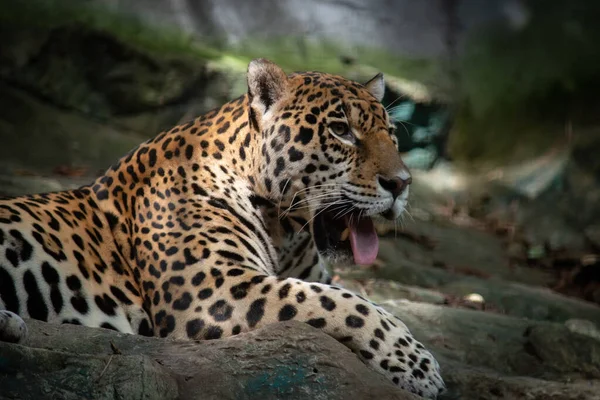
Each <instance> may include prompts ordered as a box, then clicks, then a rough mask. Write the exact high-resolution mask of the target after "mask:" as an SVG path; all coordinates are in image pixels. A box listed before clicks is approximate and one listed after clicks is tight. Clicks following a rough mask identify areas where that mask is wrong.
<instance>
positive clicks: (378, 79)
mask: <svg viewBox="0 0 600 400" xmlns="http://www.w3.org/2000/svg"><path fill="white" fill-rule="evenodd" d="M365 87H366V88H367V90H368V91H369V92H371V94H372V95H373V97H375V98H376V99H377V101H378V102H380V103H381V100H383V95H384V93H385V81H384V80H383V74H382V73H381V72H380V73H378V74H377V75H375V76H374V77H373V78H372V79H371V80H370V81H369V82H367V83H365Z"/></svg>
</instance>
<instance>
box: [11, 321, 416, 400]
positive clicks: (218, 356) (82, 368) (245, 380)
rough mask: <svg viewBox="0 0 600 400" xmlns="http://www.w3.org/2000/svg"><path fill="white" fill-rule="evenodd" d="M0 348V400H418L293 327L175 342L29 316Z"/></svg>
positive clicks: (326, 340)
mask: <svg viewBox="0 0 600 400" xmlns="http://www.w3.org/2000/svg"><path fill="white" fill-rule="evenodd" d="M27 323H28V324H29V330H30V339H29V341H28V344H27V346H20V345H15V344H9V343H0V387H2V390H1V391H0V399H2V400H5V399H14V398H19V399H22V400H27V399H31V400H34V399H35V400H37V399H40V398H47V397H48V396H53V397H54V398H61V399H69V400H70V399H73V400H75V399H81V398H93V399H100V400H105V399H106V400H108V399H144V400H152V399H157V400H158V399H198V398H202V399H241V400H251V399H261V400H262V399H280V398H286V399H317V400H318V399H322V400H326V399H346V398H348V394H349V393H352V397H353V398H358V399H368V398H373V399H397V400H409V399H413V400H416V399H418V397H417V396H414V395H412V394H410V393H408V392H405V391H403V390H400V389H398V388H397V387H395V386H394V385H392V384H391V383H389V382H387V381H386V380H385V378H383V377H382V376H380V375H378V374H377V373H376V372H373V371H371V370H370V369H368V368H367V367H366V366H365V365H364V364H363V363H362V362H361V361H359V359H358V358H357V357H356V356H355V355H354V354H353V353H351V352H350V351H349V350H348V349H347V348H346V347H345V346H343V345H342V344H340V343H339V342H337V341H336V340H335V339H333V338H331V337H329V336H327V335H325V334H323V333H321V332H320V331H318V330H316V329H314V328H312V327H310V326H308V325H306V324H303V323H299V322H291V323H283V324H275V325H271V326H268V327H264V328H262V329H258V330H255V331H252V332H250V333H246V334H241V335H238V336H235V337H232V338H228V339H223V340H213V341H201V342H180V341H170V340H166V339H159V338H146V337H141V336H135V335H127V334H120V333H116V332H113V331H109V330H105V329H94V328H86V327H81V326H74V325H52V324H46V323H43V322H39V321H33V320H27Z"/></svg>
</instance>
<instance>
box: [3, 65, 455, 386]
mask: <svg viewBox="0 0 600 400" xmlns="http://www.w3.org/2000/svg"><path fill="white" fill-rule="evenodd" d="M382 95H383V78H382V76H380V75H378V76H377V77H375V78H374V79H373V80H372V81H370V82H368V83H367V84H365V85H361V84H358V83H355V82H351V81H348V80H345V79H343V78H341V77H337V76H332V75H327V74H321V73H297V74H292V75H289V76H287V75H286V74H285V73H284V72H283V71H282V70H281V69H280V68H279V67H277V66H276V65H274V64H272V63H270V62H268V61H266V60H255V61H253V62H252V63H251V64H250V66H249V70H248V94H246V95H244V96H241V97H240V98H238V99H236V100H233V101H231V102H229V103H227V104H225V105H224V106H222V107H221V108H219V109H217V110H214V111H211V112H209V113H208V114H206V115H204V116H202V117H200V118H197V119H195V120H194V121H191V122H189V123H187V124H183V125H180V126H177V127H175V128H173V129H171V130H169V131H167V132H163V133H161V134H159V135H158V136H156V137H155V138H153V139H151V140H149V141H147V142H145V143H143V144H142V145H140V146H139V147H137V148H136V149H134V150H133V151H131V152H130V153H129V154H128V155H127V156H125V157H124V158H122V159H121V160H119V161H118V162H117V163H116V164H115V165H114V166H113V167H112V168H110V169H109V170H108V171H107V172H106V173H105V174H104V175H103V176H102V177H100V178H99V179H97V180H96V181H95V182H94V183H92V184H91V185H89V186H84V187H82V188H80V189H77V190H71V191H64V192H58V193H47V194H36V195H29V196H23V197H18V198H11V199H4V200H1V201H0V309H4V310H7V311H8V312H6V311H5V312H2V313H1V314H0V331H1V330H2V327H3V326H8V325H9V324H8V322H6V321H8V320H9V319H11V321H12V319H15V321H17V320H16V318H14V316H13V313H14V314H18V315H20V316H23V317H29V318H34V319H39V320H42V321H49V322H55V323H71V324H83V325H87V326H91V327H102V328H108V329H114V330H117V331H120V332H127V333H138V334H142V335H156V336H161V337H172V338H178V339H183V338H189V339H219V338H223V337H227V336H231V335H237V334H239V333H241V332H246V331H249V330H252V329H254V328H257V327H261V326H265V325H267V324H270V323H273V322H278V321H287V320H292V319H295V320H300V321H304V322H306V323H308V324H309V325H311V326H313V327H315V328H317V329H321V330H323V331H324V332H326V333H327V334H329V335H331V336H333V337H334V338H336V339H337V340H339V341H340V342H342V343H343V344H345V345H346V346H348V347H349V348H350V349H352V350H353V351H354V352H355V353H356V354H357V355H358V357H360V358H361V359H362V360H363V361H364V362H365V363H366V364H367V365H368V366H369V367H371V368H373V369H374V370H376V371H378V372H380V373H382V374H383V375H385V376H387V377H388V378H389V380H390V381H391V382H393V383H394V384H396V385H398V386H400V387H402V388H406V389H408V390H411V391H413V392H415V393H418V394H420V395H422V396H424V397H428V398H435V397H436V396H437V394H438V393H439V391H440V390H441V389H442V388H443V386H444V385H443V381H442V379H441V377H440V375H439V367H438V364H437V362H436V361H435V359H434V358H433V357H432V356H431V354H430V353H429V352H428V351H427V350H425V349H424V347H423V346H422V345H421V344H420V343H418V342H417V341H416V340H415V339H414V338H413V337H412V336H411V334H410V332H409V331H408V329H407V328H406V326H405V325H404V324H403V323H402V322H401V321H400V320H399V319H397V318H396V317H394V316H393V315H391V314H389V313H388V312H386V311H385V310H383V309H382V308H380V307H378V306H376V305H374V304H372V303H371V302H369V301H367V300H365V299H364V298H362V297H360V296H358V295H355V294H353V293H351V292H349V291H348V290H345V289H341V288H338V287H335V286H331V285H329V284H328V281H329V277H328V275H327V273H326V270H325V268H324V260H323V256H324V255H327V254H329V255H332V256H335V257H337V256H339V254H340V253H341V251H340V250H339V249H336V248H335V247H334V248H328V247H327V246H328V242H327V240H326V237H325V236H324V235H325V234H324V233H323V229H321V230H319V228H318V226H317V225H318V224H317V222H315V221H317V220H318V218H319V214H320V213H321V212H322V211H323V210H329V211H332V210H333V211H336V212H338V213H339V214H340V215H343V214H344V213H347V214H349V215H355V216H357V217H358V216H360V215H369V216H375V215H379V214H383V215H385V216H386V217H388V218H396V217H397V216H398V215H399V214H400V213H401V212H402V210H403V209H404V207H405V205H406V199H407V196H408V184H409V183H410V175H409V173H408V171H407V169H406V168H405V166H404V164H403V163H402V161H401V159H400V157H399V155H398V152H397V150H396V142H395V137H394V135H393V132H392V131H391V129H390V126H391V124H390V121H389V117H388V115H387V113H386V111H385V109H384V108H383V107H382V105H381V103H380V100H381V96H382ZM325 233H326V232H325ZM338 258H339V257H338ZM342 258H343V257H342ZM3 321H4V322H3ZM21 322H22V321H21ZM3 324H4V325H3ZM11 324H12V322H11ZM19 324H20V323H17V324H16V325H14V326H13V325H10V326H11V329H12V330H11V332H20V329H22V328H19V327H20V326H21V325H19ZM23 326H24V325H23ZM15 327H16V331H15ZM23 329H24V328H23ZM0 337H2V335H0ZM19 340H21V338H20V337H19V338H17V339H16V340H13V341H19Z"/></svg>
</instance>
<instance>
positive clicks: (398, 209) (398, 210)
mask: <svg viewBox="0 0 600 400" xmlns="http://www.w3.org/2000/svg"><path fill="white" fill-rule="evenodd" d="M409 189H410V186H409V187H407V188H406V190H405V191H404V192H403V193H402V194H401V195H400V196H398V198H396V201H394V205H393V206H392V216H393V218H394V219H396V218H398V217H400V215H402V213H403V212H404V210H406V205H407V204H408V191H409Z"/></svg>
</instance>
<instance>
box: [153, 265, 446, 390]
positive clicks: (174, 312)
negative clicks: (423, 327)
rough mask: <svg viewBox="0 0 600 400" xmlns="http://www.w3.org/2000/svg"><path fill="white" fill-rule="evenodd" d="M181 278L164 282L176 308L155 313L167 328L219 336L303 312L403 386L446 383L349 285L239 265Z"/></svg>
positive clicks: (403, 330)
mask: <svg viewBox="0 0 600 400" xmlns="http://www.w3.org/2000/svg"><path fill="white" fill-rule="evenodd" d="M170 281H172V279H171V280H170ZM178 283H182V285H179V286H176V285H173V284H170V285H167V289H168V291H169V294H168V296H169V297H172V301H171V302H169V305H170V306H171V308H170V309H161V310H157V311H156V312H155V313H154V319H155V323H156V327H157V330H159V331H160V333H161V335H162V336H166V335H174V336H176V337H186V338H191V339H216V338H221V337H224V336H229V335H236V334H238V333H240V332H244V331H249V330H251V329H254V328H258V327H261V326H265V325H267V324H271V323H274V322H279V321H288V320H298V321H303V322H306V323H308V324H309V325H311V326H313V327H315V328H318V329H321V330H323V331H324V332H326V333H327V334H329V335H331V336H332V337H334V338H335V339H337V340H339V341H340V342H341V343H343V344H344V345H346V346H347V347H349V348H350V349H352V351H354V352H355V353H356V354H357V355H358V357H359V358H360V359H361V360H363V361H364V362H365V364H367V365H368V366H369V367H370V368H372V369H374V370H375V371H377V372H379V373H381V374H383V375H385V376H387V377H388V378H389V379H390V381H391V382H393V383H394V384H396V385H398V386H399V387H402V388H404V389H407V390H409V391H411V392H414V393H417V394H419V395H421V396H423V397H426V398H435V397H436V396H437V395H438V393H439V392H440V391H441V390H442V389H443V388H444V382H443V380H442V378H441V377H440V373H439V366H438V363H437V362H436V360H435V359H434V358H433V356H432V355H431V354H430V353H429V351H427V350H426V349H425V348H424V347H423V346H422V345H421V344H420V343H419V342H417V341H416V340H415V339H414V338H413V337H412V335H411V334H410V332H409V330H408V329H407V327H406V325H404V324H403V323H402V322H401V321H400V320H399V319H397V318H396V317H394V316H393V315H391V314H390V313H388V312H387V311H385V310H383V309H382V308H380V307H377V306H376V305H374V304H372V303H370V302H368V301H366V300H364V299H363V298H361V297H359V296H357V295H355V294H353V293H351V292H349V291H348V290H345V289H340V288H336V287H333V286H329V285H326V284H320V283H309V282H304V281H301V280H298V279H294V278H278V277H275V276H265V275H258V274H256V273H254V272H252V271H249V270H245V269H241V268H235V267H234V268H229V269H227V270H223V271H222V272H221V271H219V270H216V269H213V270H212V271H211V272H210V273H209V274H208V275H207V274H206V273H205V272H202V271H200V272H198V273H197V274H196V276H194V277H193V278H192V279H191V280H190V281H189V282H181V281H180V282H178ZM163 289H164V288H163ZM163 295H167V293H163ZM175 321H177V323H176V324H175Z"/></svg>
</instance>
